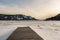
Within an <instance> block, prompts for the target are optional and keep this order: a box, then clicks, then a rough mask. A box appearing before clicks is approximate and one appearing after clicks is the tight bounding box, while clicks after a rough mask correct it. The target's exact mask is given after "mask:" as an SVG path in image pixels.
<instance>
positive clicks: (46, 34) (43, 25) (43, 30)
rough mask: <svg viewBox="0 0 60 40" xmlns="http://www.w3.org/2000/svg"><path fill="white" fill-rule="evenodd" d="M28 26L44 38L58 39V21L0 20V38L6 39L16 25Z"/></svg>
mask: <svg viewBox="0 0 60 40" xmlns="http://www.w3.org/2000/svg"><path fill="white" fill-rule="evenodd" d="M28 26H29V27H30V28H31V29H32V30H34V31H35V32H36V33H37V34H38V35H39V36H41V37H42V38H43V39H44V40H60V21H0V40H6V39H7V38H8V37H9V36H10V35H11V33H12V32H13V31H14V30H15V29H16V28H17V27H28Z"/></svg>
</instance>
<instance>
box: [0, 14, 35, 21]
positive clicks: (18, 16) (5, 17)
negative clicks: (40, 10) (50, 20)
mask: <svg viewBox="0 0 60 40" xmlns="http://www.w3.org/2000/svg"><path fill="white" fill-rule="evenodd" d="M0 20H36V19H35V18H33V17H31V16H26V15H22V14H16V15H12V14H11V15H10V14H0Z"/></svg>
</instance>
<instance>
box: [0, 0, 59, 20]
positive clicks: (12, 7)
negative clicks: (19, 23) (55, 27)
mask: <svg viewBox="0 0 60 40" xmlns="http://www.w3.org/2000/svg"><path fill="white" fill-rule="evenodd" d="M58 13H60V0H0V14H24V15H28V16H32V17H35V18H37V19H45V18H48V17H51V16H55V15H57V14H58Z"/></svg>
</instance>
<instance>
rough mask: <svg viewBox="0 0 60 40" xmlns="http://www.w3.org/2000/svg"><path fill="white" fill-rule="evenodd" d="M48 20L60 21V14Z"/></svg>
mask: <svg viewBox="0 0 60 40" xmlns="http://www.w3.org/2000/svg"><path fill="white" fill-rule="evenodd" d="M46 20H60V14H58V15H56V16H54V17H51V18H47V19H46Z"/></svg>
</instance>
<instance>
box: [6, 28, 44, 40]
mask: <svg viewBox="0 0 60 40" xmlns="http://www.w3.org/2000/svg"><path fill="white" fill-rule="evenodd" d="M7 40H43V39H42V38H41V37H40V36H39V35H37V33H35V32H34V31H33V30H32V29H31V28H29V27H19V28H17V29H16V30H15V31H14V32H13V33H12V34H11V35H10V36H9V37H8V39H7Z"/></svg>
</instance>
